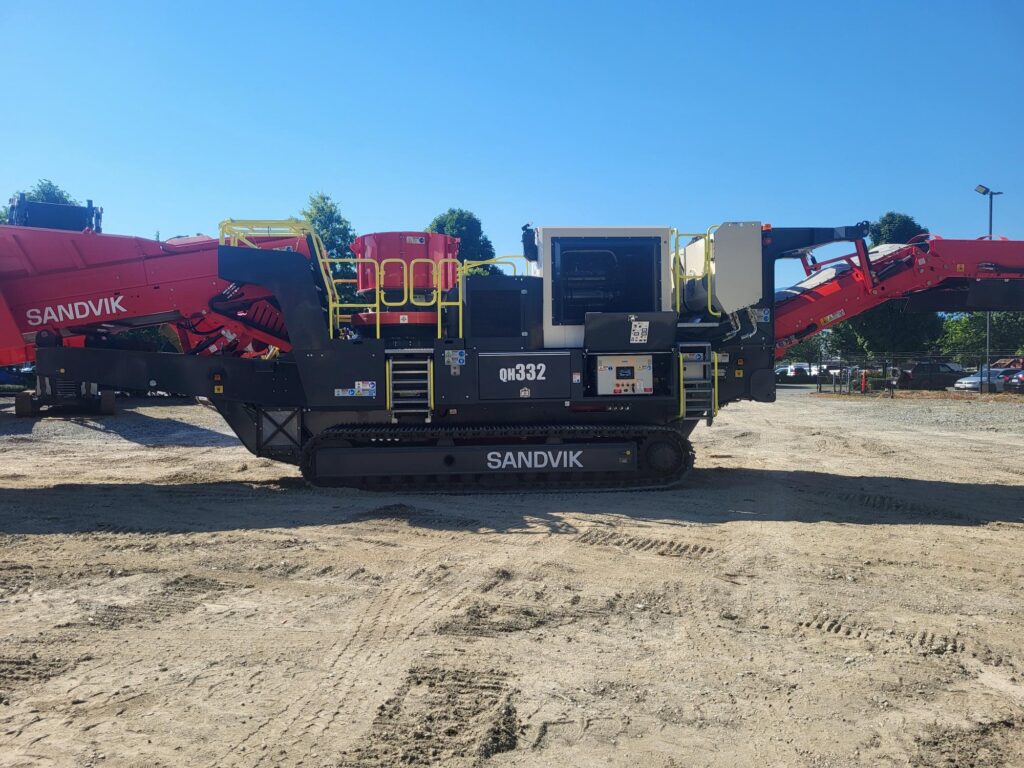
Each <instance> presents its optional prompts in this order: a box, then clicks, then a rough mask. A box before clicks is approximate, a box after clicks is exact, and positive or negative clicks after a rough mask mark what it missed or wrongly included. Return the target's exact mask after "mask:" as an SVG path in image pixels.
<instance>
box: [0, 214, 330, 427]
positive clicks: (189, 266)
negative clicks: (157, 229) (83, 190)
mask: <svg viewBox="0 0 1024 768" xmlns="http://www.w3.org/2000/svg"><path fill="white" fill-rule="evenodd" d="M253 239H254V240H255V243H254V246H255V247H259V248H270V249H279V250H288V251H300V252H302V253H303V254H305V255H307V256H308V254H309V253H310V246H309V243H308V242H307V239H306V238H305V237H301V236H293V237H281V236H279V235H278V236H270V237H263V238H261V237H258V236H254V238H253ZM217 248H218V241H217V240H216V239H214V238H210V237H203V236H197V237H186V238H175V239H173V240H169V241H167V242H158V241H155V240H146V239H144V238H139V237H123V236H118V235H107V234H100V233H98V232H95V231H93V230H90V229H86V230H84V231H78V232H73V231H65V230H57V229H40V228H33V227H24V226H0V366H7V365H16V364H19V363H25V362H31V361H33V360H34V359H35V351H36V347H38V346H51V347H52V346H64V347H82V346H93V347H103V346H116V345H117V337H116V334H117V333H118V332H120V331H125V330H129V329H132V328H140V327H145V326H153V325H160V324H165V323H166V324H168V326H169V327H170V328H172V329H173V331H174V333H175V334H176V336H177V341H178V346H179V347H180V350H181V351H182V352H183V353H185V354H190V355H214V354H226V355H230V356H235V357H257V356H260V355H265V354H267V353H268V352H269V351H271V350H272V349H273V348H277V349H280V350H288V349H289V348H290V343H289V339H288V331H287V329H286V328H285V327H284V323H283V321H282V318H281V315H280V312H279V309H278V306H277V303H276V299H275V298H274V297H273V296H271V295H270V294H269V293H268V292H267V291H266V290H265V289H263V288H260V287H257V286H253V285H239V284H236V283H233V282H229V281H227V280H224V279H222V278H221V277H219V276H218V262H217ZM112 395H113V393H110V395H109V396H108V397H107V398H106V400H103V399H102V398H101V393H100V392H99V390H98V388H97V387H96V386H95V385H90V384H88V383H84V382H78V381H63V380H60V379H55V380H50V379H48V378H44V377H40V379H39V381H38V384H37V390H36V392H35V394H34V396H29V395H26V396H24V397H20V398H19V400H18V402H17V410H18V412H19V414H25V413H31V412H34V411H35V410H37V409H38V408H39V407H40V406H41V405H54V404H65V403H73V404H76V405H92V406H96V407H99V408H100V409H101V410H107V411H109V410H111V409H112V408H113V399H112Z"/></svg>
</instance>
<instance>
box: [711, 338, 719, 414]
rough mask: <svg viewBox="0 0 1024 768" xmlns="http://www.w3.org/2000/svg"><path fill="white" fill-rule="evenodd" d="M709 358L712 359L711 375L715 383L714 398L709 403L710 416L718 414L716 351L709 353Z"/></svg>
mask: <svg viewBox="0 0 1024 768" xmlns="http://www.w3.org/2000/svg"><path fill="white" fill-rule="evenodd" d="M711 359H712V361H714V368H713V370H712V375H713V377H714V382H715V385H714V393H715V396H714V400H713V401H712V403H711V415H712V416H717V415H718V353H717V352H712V353H711Z"/></svg>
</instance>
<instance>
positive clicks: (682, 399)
mask: <svg viewBox="0 0 1024 768" xmlns="http://www.w3.org/2000/svg"><path fill="white" fill-rule="evenodd" d="M685 416H686V361H685V360H683V353H682V352H680V353H679V418H680V419H682V418H684V417H685Z"/></svg>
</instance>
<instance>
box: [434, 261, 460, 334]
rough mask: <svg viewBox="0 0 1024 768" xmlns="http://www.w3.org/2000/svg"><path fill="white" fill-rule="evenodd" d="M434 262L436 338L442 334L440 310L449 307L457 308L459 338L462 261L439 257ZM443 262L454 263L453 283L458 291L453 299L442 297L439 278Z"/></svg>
mask: <svg viewBox="0 0 1024 768" xmlns="http://www.w3.org/2000/svg"><path fill="white" fill-rule="evenodd" d="M436 263H437V280H436V281H435V283H434V284H435V285H436V286H437V291H436V293H435V298H436V299H437V338H439V339H440V338H441V336H442V333H443V332H442V328H441V314H442V312H443V311H444V310H445V309H448V308H451V309H456V310H458V313H459V338H460V339H461V338H462V279H463V272H462V263H461V262H460V261H459V260H458V259H455V258H449V259H441V261H439V262H436ZM445 264H454V265H455V274H456V277H457V279H456V281H455V285H456V287H457V288H458V293H457V294H456V296H455V299H454V300H452V299H446V298H445V297H444V293H443V292H442V291H441V279H440V276H441V270H442V268H443V267H444V265H445Z"/></svg>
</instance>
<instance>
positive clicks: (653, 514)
mask: <svg viewBox="0 0 1024 768" xmlns="http://www.w3.org/2000/svg"><path fill="white" fill-rule="evenodd" d="M191 429H194V428H191ZM1020 499H1021V488H1020V487H1019V486H1017V487H1012V486H1011V487H1006V486H999V485H983V484H976V483H949V482H939V481H926V480H907V479H903V478H894V477H851V476H845V475H832V474H826V473H821V472H807V471H773V470H763V469H724V468H720V469H701V470H694V471H693V473H692V474H691V475H690V480H689V482H688V484H687V486H686V487H685V488H682V489H679V490H674V491H655V492H632V493H627V492H609V493H573V494H564V493H563V494H559V493H520V494H517V493H503V494H490V493H488V494H463V495H447V494H445V495H442V494H436V495H430V494H407V495H401V494H396V493H387V494H384V493H381V494H374V493H370V492H362V491H350V490H346V489H329V490H328V489H318V488H310V487H308V486H306V485H305V484H304V483H303V482H302V481H301V480H299V479H297V478H282V479H281V480H277V481H267V482H261V483H245V482H228V481H225V482H217V483H197V484H181V485H152V484H143V483H139V484H96V485H72V484H67V485H58V486H54V487H50V488H38V489H0V533H10V534H49V533H79V532H87V531H115V532H116V531H122V532H133V531H140V532H142V531H146V532H160V531H162V532H169V533H182V532H195V531H220V530H236V529H258V528H294V527H300V526H307V525H345V524H350V523H353V522H359V521H366V520H371V519H392V520H397V521H401V522H404V523H405V524H408V525H409V526H412V527H422V528H432V529H439V530H458V531H465V532H480V533H491V532H504V533H524V534H526V533H531V534H537V533H540V534H543V535H547V534H548V533H572V532H574V531H575V527H574V525H573V521H578V519H579V516H580V515H583V516H586V515H588V514H590V515H594V514H606V515H616V516H621V517H624V518H629V519H632V520H635V521H657V522H660V523H666V522H667V523H679V524H691V523H699V524H719V523H728V522H731V521H737V520H745V521H760V522H767V521H785V522H793V523H819V522H830V523H841V524H853V525H921V524H930V525H983V524H986V523H991V522H996V521H1002V522H1011V523H1022V522H1024V507H1022V506H1021V504H1020Z"/></svg>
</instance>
